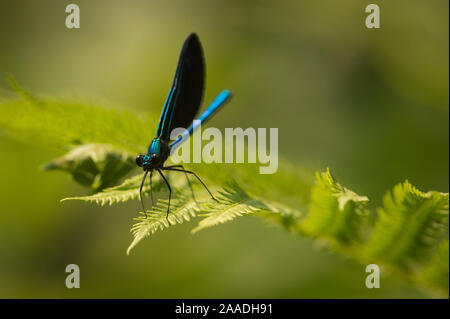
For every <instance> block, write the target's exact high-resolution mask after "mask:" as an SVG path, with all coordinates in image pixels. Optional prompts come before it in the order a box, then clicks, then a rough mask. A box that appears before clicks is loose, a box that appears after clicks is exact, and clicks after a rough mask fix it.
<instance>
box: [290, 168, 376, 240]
mask: <svg viewBox="0 0 450 319" xmlns="http://www.w3.org/2000/svg"><path fill="white" fill-rule="evenodd" d="M317 181H318V185H317V186H315V187H314V188H313V189H312V193H311V206H310V211H309V214H308V216H307V217H306V219H305V220H304V221H302V222H301V223H300V225H299V230H300V231H301V232H303V233H305V234H307V235H309V236H313V237H320V238H322V239H328V240H329V241H330V242H345V243H347V242H351V241H360V240H361V239H362V238H361V236H362V234H361V230H362V228H363V224H364V223H365V221H366V220H367V218H366V217H367V215H368V212H367V210H366V205H367V203H368V200H369V199H368V198H367V197H366V196H360V195H358V194H356V193H355V192H353V191H351V190H349V189H347V188H345V187H343V186H342V185H341V184H339V183H338V182H337V181H336V180H335V179H334V177H333V176H332V175H331V172H330V170H329V169H328V170H327V172H326V173H319V174H317Z"/></svg>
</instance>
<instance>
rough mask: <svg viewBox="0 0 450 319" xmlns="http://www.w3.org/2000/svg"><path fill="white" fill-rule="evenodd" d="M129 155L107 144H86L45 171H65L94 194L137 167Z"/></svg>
mask: <svg viewBox="0 0 450 319" xmlns="http://www.w3.org/2000/svg"><path fill="white" fill-rule="evenodd" d="M135 167H136V165H135V162H134V158H133V157H132V156H130V154H129V153H128V152H125V151H123V150H120V149H116V148H115V147H113V146H111V145H105V144H83V145H80V146H77V147H74V148H73V149H72V150H70V151H69V152H68V153H66V154H65V155H63V156H61V157H59V158H57V159H54V160H53V161H51V162H50V163H48V164H46V165H45V166H44V167H43V169H44V170H47V171H48V170H62V171H65V172H68V173H69V174H70V175H72V178H73V179H74V180H75V181H76V182H78V183H79V184H81V185H84V186H88V187H90V188H92V189H93V190H94V191H100V190H102V189H104V188H105V187H110V186H112V185H115V184H117V182H118V181H119V180H120V179H121V178H122V177H124V176H125V175H126V174H128V172H130V171H131V170H132V169H133V168H135Z"/></svg>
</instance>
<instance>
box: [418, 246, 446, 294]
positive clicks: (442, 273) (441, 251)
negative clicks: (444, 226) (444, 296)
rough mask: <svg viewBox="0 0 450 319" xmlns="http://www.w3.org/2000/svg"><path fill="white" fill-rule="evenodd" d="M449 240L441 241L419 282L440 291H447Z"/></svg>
mask: <svg viewBox="0 0 450 319" xmlns="http://www.w3.org/2000/svg"><path fill="white" fill-rule="evenodd" d="M448 260H449V240H448V239H446V240H443V241H442V242H441V243H440V244H439V246H438V248H437V251H436V253H435V254H434V255H433V256H432V257H431V260H430V262H429V263H428V264H427V265H426V267H425V269H424V270H423V272H422V275H421V276H420V278H419V280H420V281H421V282H422V283H425V284H428V285H433V286H434V287H436V288H437V289H440V290H441V291H444V293H445V292H446V291H448V283H449V267H448Z"/></svg>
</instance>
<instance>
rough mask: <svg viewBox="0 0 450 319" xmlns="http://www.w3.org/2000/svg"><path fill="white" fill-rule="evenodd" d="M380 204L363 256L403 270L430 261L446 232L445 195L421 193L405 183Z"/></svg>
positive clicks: (446, 210) (446, 201) (446, 212)
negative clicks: (381, 206)
mask: <svg viewBox="0 0 450 319" xmlns="http://www.w3.org/2000/svg"><path fill="white" fill-rule="evenodd" d="M383 204H384V205H383V208H380V209H379V210H378V219H377V222H376V224H375V228H374V231H373V234H372V236H371V238H370V240H369V242H368V243H367V245H366V247H365V254H366V255H367V256H369V257H370V258H382V259H383V260H386V261H388V262H390V263H394V264H401V265H403V266H407V264H410V266H412V265H411V263H413V262H414V261H415V262H418V260H419V259H421V258H422V259H423V258H427V257H429V255H430V253H431V252H430V249H431V248H432V247H433V246H435V245H436V243H437V242H439V241H440V240H441V239H442V237H443V235H444V234H445V233H446V230H447V229H448V205H449V196H448V194H444V193H438V192H428V193H423V192H421V191H419V190H418V189H416V188H415V187H414V186H412V185H411V184H410V183H409V182H407V181H406V182H404V183H403V184H398V185H396V186H395V187H394V189H393V190H392V192H388V193H387V194H386V195H385V197H384V200H383Z"/></svg>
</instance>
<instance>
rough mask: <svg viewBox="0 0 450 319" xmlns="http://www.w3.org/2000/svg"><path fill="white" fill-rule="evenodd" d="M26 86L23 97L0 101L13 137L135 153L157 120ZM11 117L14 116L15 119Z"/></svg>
mask: <svg viewBox="0 0 450 319" xmlns="http://www.w3.org/2000/svg"><path fill="white" fill-rule="evenodd" d="M25 92H26V91H24V90H23V89H21V91H20V92H19V94H20V95H21V96H22V97H25V98H22V99H18V100H12V101H0V114H1V116H0V127H2V128H3V129H4V130H5V132H7V133H9V135H11V136H12V137H14V138H16V139H18V140H21V141H25V142H27V143H32V144H33V145H41V146H43V147H46V148H48V147H49V146H51V147H55V148H65V147H67V146H69V145H74V144H85V143H97V144H109V145H113V146H115V147H117V148H119V149H123V150H126V151H129V152H130V153H133V154H136V153H139V152H142V151H143V150H145V147H146V146H147V143H148V138H149V134H150V132H151V128H152V126H153V125H155V124H154V121H151V123H145V122H144V121H142V120H141V119H140V118H138V117H136V116H134V115H132V114H131V113H129V112H125V111H119V110H117V109H113V108H109V109H107V108H103V107H99V106H97V105H95V104H93V103H82V102H78V101H73V102H68V101H65V100H62V99H60V100H57V99H46V98H36V97H34V96H32V95H31V94H29V93H25ZM11 119H14V120H13V121H12V120H11Z"/></svg>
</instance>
